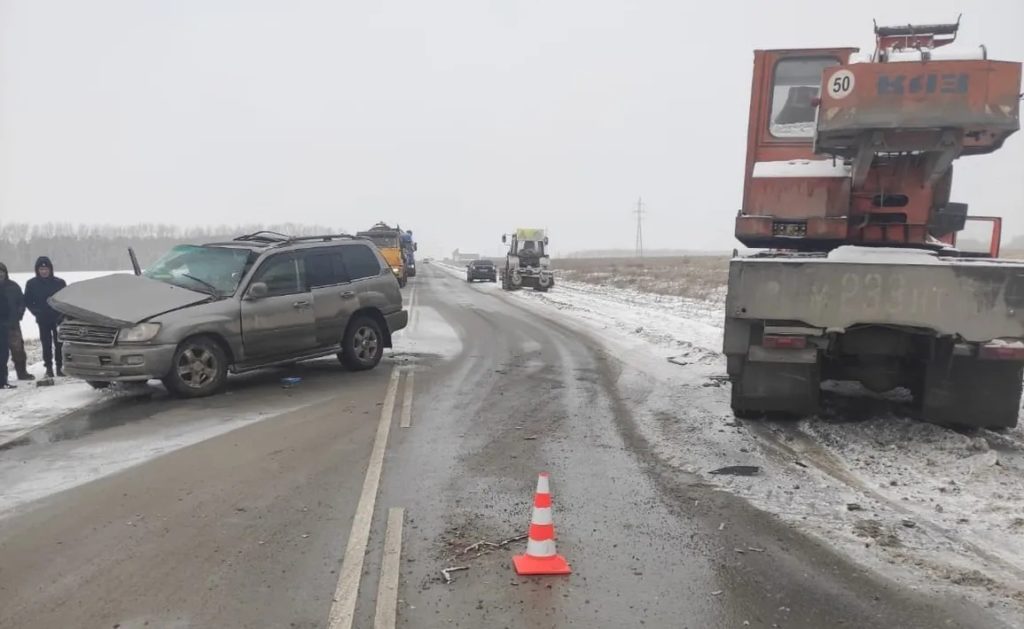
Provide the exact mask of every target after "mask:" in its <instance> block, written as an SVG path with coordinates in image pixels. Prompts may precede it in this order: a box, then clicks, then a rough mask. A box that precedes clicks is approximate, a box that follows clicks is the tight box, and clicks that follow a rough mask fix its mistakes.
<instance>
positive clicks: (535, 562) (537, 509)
mask: <svg viewBox="0 0 1024 629" xmlns="http://www.w3.org/2000/svg"><path fill="white" fill-rule="evenodd" d="M512 565H513V566H515V569H516V574H569V573H571V572H572V570H570V569H569V564H568V563H567V562H566V561H565V557H563V556H561V555H559V554H558V553H556V552H555V524H554V521H553V520H552V519H551V492H550V490H549V489H548V474H547V472H541V474H540V477H539V478H537V494H536V496H534V499H533V517H532V518H530V534H529V539H528V541H527V542H526V554H525V555H515V556H514V557H512Z"/></svg>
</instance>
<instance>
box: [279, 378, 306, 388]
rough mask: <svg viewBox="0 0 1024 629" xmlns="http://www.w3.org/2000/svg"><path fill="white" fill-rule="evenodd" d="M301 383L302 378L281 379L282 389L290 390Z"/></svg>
mask: <svg viewBox="0 0 1024 629" xmlns="http://www.w3.org/2000/svg"><path fill="white" fill-rule="evenodd" d="M300 382H302V378H299V377H298V376H290V377H288V378H281V387H282V388H285V389H290V388H292V387H294V386H295V385H297V384H298V383H300Z"/></svg>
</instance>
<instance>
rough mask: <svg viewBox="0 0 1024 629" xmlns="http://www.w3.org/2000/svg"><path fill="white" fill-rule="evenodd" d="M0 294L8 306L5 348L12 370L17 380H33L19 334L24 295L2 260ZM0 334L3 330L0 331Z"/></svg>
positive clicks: (23, 315) (23, 313)
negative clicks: (8, 353)
mask: <svg viewBox="0 0 1024 629" xmlns="http://www.w3.org/2000/svg"><path fill="white" fill-rule="evenodd" d="M0 294H2V295H3V296H5V297H6V298H7V305H8V306H9V313H8V318H9V324H10V325H9V326H8V333H7V348H8V350H9V351H10V353H11V360H12V361H13V362H14V371H15V372H17V374H18V380H35V379H36V377H35V376H33V375H32V374H30V373H29V372H28V356H26V355H25V339H24V338H22V336H21V320H22V319H23V318H24V317H25V296H24V295H22V294H21V287H20V286H18V283H17V282H15V281H14V280H12V279H11V276H10V274H9V273H8V272H7V265H6V264H4V263H3V262H0ZM0 334H3V332H2V331H0Z"/></svg>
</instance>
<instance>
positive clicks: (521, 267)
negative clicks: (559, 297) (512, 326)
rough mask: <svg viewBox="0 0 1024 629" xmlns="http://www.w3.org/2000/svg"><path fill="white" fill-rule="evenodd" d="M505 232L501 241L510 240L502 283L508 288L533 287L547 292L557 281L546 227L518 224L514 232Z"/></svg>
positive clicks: (506, 242) (507, 241)
mask: <svg viewBox="0 0 1024 629" xmlns="http://www.w3.org/2000/svg"><path fill="white" fill-rule="evenodd" d="M511 241H512V242H511V243H509V237H508V234H503V235H502V237H501V242H503V243H505V244H508V245H509V249H508V253H507V254H506V255H505V264H504V265H503V266H502V268H501V287H502V288H503V289H505V290H518V289H520V288H533V289H534V290H537V291H540V292H546V291H547V290H548V289H550V288H551V287H552V286H554V285H555V275H554V273H552V272H551V258H550V256H549V255H548V250H547V248H548V236H547V234H545V233H544V230H543V229H533V228H522V227H521V228H519V229H517V230H516V231H515V233H513V234H512V238H511Z"/></svg>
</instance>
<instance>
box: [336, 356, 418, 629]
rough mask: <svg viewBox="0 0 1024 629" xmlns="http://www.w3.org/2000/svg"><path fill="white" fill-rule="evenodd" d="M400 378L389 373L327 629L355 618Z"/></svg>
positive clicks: (345, 627) (341, 627) (344, 628)
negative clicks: (360, 581)
mask: <svg viewBox="0 0 1024 629" xmlns="http://www.w3.org/2000/svg"><path fill="white" fill-rule="evenodd" d="M400 376H401V372H400V371H399V370H398V369H397V368H395V369H392V370H391V380H390V382H388V388H387V393H386V394H385V395H384V407H383V408H382V409H381V412H380V424H379V425H378V426H377V436H376V438H375V439H374V441H373V450H372V451H371V452H370V462H369V464H368V465H367V466H366V478H365V480H363V492H362V494H360V496H359V504H358V506H357V507H356V514H355V517H353V518H352V530H351V531H350V532H349V535H348V546H347V547H346V548H345V559H344V560H343V561H342V563H341V574H340V575H339V576H338V587H337V588H336V589H335V590H334V602H333V603H332V604H331V611H330V614H329V616H328V621H327V626H328V627H329V628H330V629H351V627H352V622H353V620H354V619H355V613H356V597H357V596H358V594H359V580H360V578H361V577H362V574H363V558H364V557H365V555H366V545H367V543H368V542H369V540H370V524H371V522H372V521H373V507H374V505H375V504H376V502H377V489H378V487H379V486H380V475H381V471H382V470H383V468H384V449H385V448H386V447H387V445H388V434H390V432H391V419H392V418H393V417H394V413H395V399H396V398H397V397H398V395H397V394H398V379H399V377H400Z"/></svg>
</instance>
